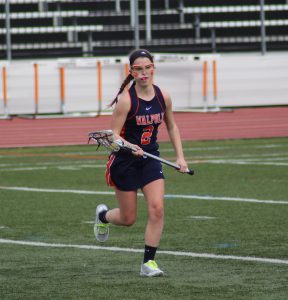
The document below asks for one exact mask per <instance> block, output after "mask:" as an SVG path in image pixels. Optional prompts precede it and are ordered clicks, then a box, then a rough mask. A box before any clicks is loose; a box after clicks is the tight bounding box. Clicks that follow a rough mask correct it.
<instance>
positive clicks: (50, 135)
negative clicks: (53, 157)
mask: <svg viewBox="0 0 288 300" xmlns="http://www.w3.org/2000/svg"><path fill="white" fill-rule="evenodd" d="M175 119H176V122H177V124H178V127H179V129H180V132H181V137H182V140H219V139H239V138H269V137H288V106H287V107H286V106H285V107H265V108H241V109H234V110H233V111H230V112H227V111H226V112H217V113H199V112H198V113H196V112H194V113H193V112H192V113H175ZM110 120H111V116H101V117H98V118H53V119H23V118H13V119H12V120H0V148H11V147H32V146H52V145H55V146H56V145H81V144H87V133H88V132H90V131H95V130H100V129H109V127H110V126H109V124H110ZM167 140H168V135H167V133H166V129H165V126H161V128H160V130H159V141H167Z"/></svg>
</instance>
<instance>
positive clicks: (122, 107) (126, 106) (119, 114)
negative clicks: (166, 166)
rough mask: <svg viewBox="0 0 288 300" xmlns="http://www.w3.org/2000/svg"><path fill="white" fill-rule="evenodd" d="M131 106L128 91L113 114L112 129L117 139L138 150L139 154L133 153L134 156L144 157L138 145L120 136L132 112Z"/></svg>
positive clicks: (120, 97) (120, 98)
mask: <svg viewBox="0 0 288 300" xmlns="http://www.w3.org/2000/svg"><path fill="white" fill-rule="evenodd" d="M130 105H131V102H130V96H129V93H128V92H127V91H124V92H123V93H122V94H121V95H120V96H119V99H118V102H117V103H116V105H115V108H114V111H113V114H112V120H111V129H112V131H113V133H114V136H115V138H116V139H121V140H123V142H124V143H125V144H126V145H129V146H131V147H133V148H134V149H137V150H138V151H137V152H133V154H134V155H136V156H143V150H142V149H141V148H140V147H139V146H138V145H134V144H133V145H132V144H130V143H129V142H127V141H126V140H125V139H123V138H122V137H121V136H120V133H121V130H122V128H123V126H124V124H125V121H126V118H127V115H128V113H129V111H130Z"/></svg>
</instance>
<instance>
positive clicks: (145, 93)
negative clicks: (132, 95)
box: [135, 84, 155, 100]
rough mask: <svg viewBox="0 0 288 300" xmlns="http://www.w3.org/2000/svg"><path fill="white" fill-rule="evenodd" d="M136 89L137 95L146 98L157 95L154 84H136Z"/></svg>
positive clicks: (149, 98)
mask: <svg viewBox="0 0 288 300" xmlns="http://www.w3.org/2000/svg"><path fill="white" fill-rule="evenodd" d="M135 89H136V92H137V96H138V97H139V98H141V99H144V100H151V99H152V98H153V97H154V95H155V92H154V88H153V85H152V84H151V85H148V86H137V85H136V87H135Z"/></svg>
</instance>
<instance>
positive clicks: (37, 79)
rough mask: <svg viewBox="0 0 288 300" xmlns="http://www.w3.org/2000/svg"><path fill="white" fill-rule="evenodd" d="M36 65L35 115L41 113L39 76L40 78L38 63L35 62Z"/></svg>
mask: <svg viewBox="0 0 288 300" xmlns="http://www.w3.org/2000/svg"><path fill="white" fill-rule="evenodd" d="M33 67H34V103H35V116H36V115H38V113H39V78H38V64H37V63H35V64H34V65H33Z"/></svg>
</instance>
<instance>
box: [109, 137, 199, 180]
mask: <svg viewBox="0 0 288 300" xmlns="http://www.w3.org/2000/svg"><path fill="white" fill-rule="evenodd" d="M115 142H116V143H117V144H118V145H119V146H120V148H122V149H125V150H127V151H130V152H133V151H134V152H135V151H137V150H136V149H133V148H130V147H128V146H125V145H124V144H123V142H122V141H121V140H120V141H119V140H117V141H115ZM143 156H147V157H150V158H153V159H155V160H158V161H160V162H161V163H163V164H165V165H167V166H170V167H173V168H174V169H176V170H180V167H179V166H178V165H177V164H174V163H172V162H171V161H169V160H166V159H164V158H161V157H159V156H156V155H153V154H150V153H147V152H145V151H144V153H143ZM185 173H187V174H189V175H193V174H194V171H193V170H190V169H187V171H186V172H185Z"/></svg>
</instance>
